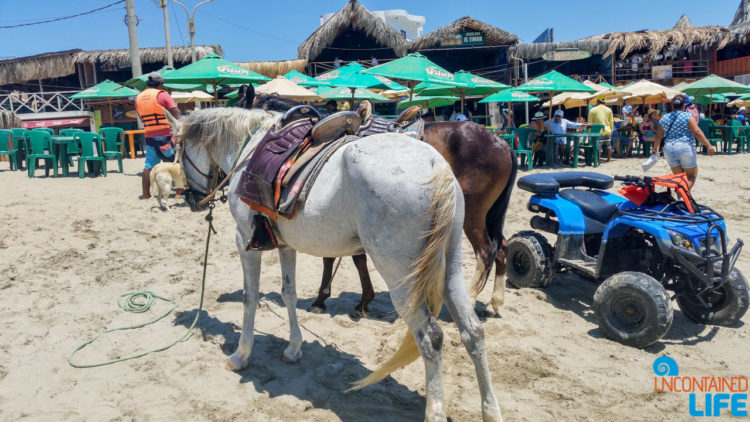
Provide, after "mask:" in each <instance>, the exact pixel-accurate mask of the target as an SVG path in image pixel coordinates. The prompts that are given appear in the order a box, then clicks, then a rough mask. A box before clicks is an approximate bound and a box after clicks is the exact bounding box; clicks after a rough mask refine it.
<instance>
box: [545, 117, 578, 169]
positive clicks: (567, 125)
mask: <svg viewBox="0 0 750 422" xmlns="http://www.w3.org/2000/svg"><path fill="white" fill-rule="evenodd" d="M564 115H565V113H564V112H563V111H562V110H557V111H555V116H554V117H553V118H552V120H551V121H550V120H547V121H546V122H545V123H544V126H545V127H546V128H547V129H548V130H549V131H550V132H551V133H553V134H555V135H564V134H566V133H567V132H568V129H578V128H580V127H582V126H584V125H583V124H582V123H574V122H571V121H570V120H568V119H565V118H563V116H564ZM566 145H567V141H566V138H565V137H564V136H561V137H559V138H555V146H556V148H555V149H556V151H555V152H553V154H552V164H554V165H559V164H560V157H562V155H563V153H564V152H565V149H566ZM567 163H568V162H567V161H566V164H567Z"/></svg>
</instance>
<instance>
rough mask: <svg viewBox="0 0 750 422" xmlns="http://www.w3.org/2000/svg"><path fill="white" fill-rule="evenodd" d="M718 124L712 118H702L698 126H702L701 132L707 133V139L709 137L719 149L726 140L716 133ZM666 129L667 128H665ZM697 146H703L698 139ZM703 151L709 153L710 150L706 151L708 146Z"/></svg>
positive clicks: (712, 143)
mask: <svg viewBox="0 0 750 422" xmlns="http://www.w3.org/2000/svg"><path fill="white" fill-rule="evenodd" d="M715 126H716V125H715V124H714V121H713V120H711V119H701V120H700V121H699V122H698V127H699V128H700V130H701V132H703V134H704V135H706V139H708V143H710V144H711V145H712V146H714V147H715V148H717V149H718V146H719V145H721V144H722V142H724V138H722V137H720V136H717V135H716V127H715ZM664 130H665V131H666V129H664ZM695 143H696V145H695V146H696V147H699V146H701V145H702V144H701V143H700V142H699V141H698V140H697V139H696V141H695ZM703 153H704V154H707V153H708V151H706V147H703Z"/></svg>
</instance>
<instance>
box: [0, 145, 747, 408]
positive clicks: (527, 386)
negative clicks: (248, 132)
mask: <svg viewBox="0 0 750 422" xmlns="http://www.w3.org/2000/svg"><path fill="white" fill-rule="evenodd" d="M749 159H750V155H747V154H743V155H733V156H715V157H704V156H700V158H699V168H700V173H699V179H698V183H697V185H696V187H695V189H694V196H695V198H696V199H697V200H698V201H699V202H701V203H705V204H707V205H710V206H711V207H713V208H714V209H715V210H717V211H718V212H720V213H721V214H723V215H724V217H725V218H726V221H727V227H728V233H729V236H730V238H731V239H732V240H734V239H736V238H738V237H739V238H743V239H745V240H746V241H747V240H750V216H749V213H748V211H747V208H748V204H750V177H748V176H749V175H750V172H749V171H748V164H747V163H748V160H749ZM641 161H642V159H620V160H615V161H613V162H611V163H608V164H604V165H602V166H601V167H599V168H598V169H596V170H597V171H600V172H602V173H606V174H610V175H615V174H618V175H625V174H639V173H640V172H641V170H640V163H641ZM124 165H125V172H124V174H120V173H117V172H115V171H113V169H114V168H115V167H116V166H115V165H111V164H110V166H109V167H110V172H109V174H108V175H107V177H106V178H104V177H97V178H92V177H87V178H85V179H83V180H81V179H79V178H78V177H77V172H76V173H75V174H73V173H72V174H71V176H70V177H67V178H58V179H54V178H52V177H50V178H45V177H43V171H37V175H38V177H37V178H34V179H29V178H28V177H27V176H26V173H25V172H10V171H7V169H8V167H7V162H3V163H0V169H2V171H0V184H1V185H2V188H0V192H2V198H3V207H2V211H0V262H2V265H1V266H0V293H1V294H0V327H1V329H2V341H1V342H0V358H1V359H0V419H2V420H6V421H11V420H29V421H53V420H56V421H63V420H64V421H78V420H91V421H110V420H112V421H114V420H117V421H149V420H150V421H161V420H175V421H188V420H190V421H233V420H237V421H239V420H250V421H302V420H304V421H335V420H343V421H414V420H422V418H423V417H424V416H423V415H424V406H425V400H424V371H423V365H422V363H421V361H420V362H415V363H413V364H411V365H410V366H408V367H406V368H404V369H402V370H399V371H397V372H395V373H394V374H393V376H392V377H389V378H387V379H386V380H385V381H383V382H380V383H378V384H376V385H374V386H371V387H368V388H366V389H364V390H362V391H355V392H348V393H347V392H346V389H347V388H349V386H350V384H351V382H353V381H355V380H357V379H360V378H362V377H364V376H365V375H366V374H367V373H368V372H369V371H370V370H372V369H373V368H375V367H376V366H377V364H378V363H379V362H381V361H382V360H383V359H384V358H386V357H388V356H389V355H390V354H391V352H392V351H393V350H394V348H395V347H396V345H397V344H398V342H399V340H400V338H401V333H402V330H403V326H402V325H401V324H400V323H399V322H396V315H395V313H394V310H393V307H392V305H391V303H390V299H389V297H388V293H387V290H385V284H384V282H383V281H382V279H381V278H380V276H379V275H378V274H377V273H376V272H375V271H374V269H372V268H371V273H372V277H373V283H374V286H375V290H376V292H377V294H376V300H375V301H374V302H373V303H372V304H371V305H370V309H371V311H372V312H371V313H372V315H371V318H370V319H367V320H362V321H359V322H355V321H353V320H352V319H351V318H350V317H349V316H348V313H349V311H350V310H351V309H352V308H353V307H354V306H355V305H356V303H357V301H358V300H359V294H360V287H359V280H358V277H357V272H356V270H355V269H354V266H353V264H352V262H351V260H350V259H348V258H345V259H343V260H342V264H341V268H340V269H339V271H338V274H337V275H336V279H335V280H334V283H333V293H332V297H331V299H329V301H328V313H327V314H323V315H315V314H312V313H309V312H307V308H308V307H309V305H310V304H311V303H312V301H313V299H314V297H315V295H316V293H317V288H318V285H319V282H320V277H321V272H322V260H321V259H319V258H316V257H312V256H308V255H304V254H299V255H298V263H297V286H298V291H297V293H298V297H299V302H298V305H297V307H298V316H299V320H300V323H301V324H302V326H303V329H302V334H303V337H304V343H303V346H302V352H303V353H304V357H303V359H302V361H301V362H299V363H297V364H291V365H290V364H286V363H283V362H282V361H281V360H280V357H281V353H282V351H283V349H284V347H286V343H287V336H288V331H289V329H288V323H287V313H286V309H285V308H284V306H283V304H282V301H281V297H280V295H279V292H280V279H281V274H280V269H279V265H278V256H277V254H276V252H273V251H272V252H267V253H265V254H264V257H263V269H262V275H261V287H260V291H261V304H260V306H259V309H258V312H257V316H256V337H255V346H254V349H253V354H252V358H251V361H252V363H251V365H250V367H249V368H247V369H245V370H243V371H241V372H238V373H235V372H229V371H227V370H225V369H224V363H225V361H226V359H227V357H228V355H229V354H230V353H231V352H233V351H234V349H235V347H236V344H237V341H238V338H239V326H238V324H240V321H241V317H242V304H241V297H242V290H241V289H242V276H241V268H240V261H239V259H238V254H237V251H236V248H235V242H234V221H233V219H232V217H231V215H230V213H229V209H228V207H227V206H226V205H219V206H217V208H216V210H215V212H214V224H215V226H216V229H217V231H218V233H217V234H216V235H215V236H213V238H212V244H211V250H210V254H209V259H208V276H207V285H206V296H205V306H204V311H203V312H202V314H201V316H200V322H199V323H198V328H197V329H196V330H195V331H194V334H193V335H192V336H191V337H190V338H189V339H188V340H186V341H184V342H182V343H178V344H177V345H175V346H174V347H172V348H171V349H169V350H168V351H165V352H160V353H155V354H151V355H148V356H146V357H143V358H140V359H136V360H131V361H127V362H124V363H118V364H114V365H109V366H104V367H100V368H91V369H76V368H73V367H71V366H70V365H69V364H68V362H67V358H68V355H69V354H70V352H71V351H72V350H73V349H74V348H75V347H76V346H77V345H78V344H80V343H81V342H83V341H85V340H86V339H88V338H90V337H92V336H93V335H95V334H96V333H98V332H99V331H101V330H103V329H105V328H109V327H114V326H119V325H129V324H136V323H139V322H142V321H145V320H147V319H150V318H152V317H153V316H154V315H157V314H159V313H161V312H163V311H164V310H165V309H168V306H169V304H168V303H165V302H159V303H157V304H156V305H155V306H154V307H153V308H152V310H151V311H149V312H147V313H145V314H126V313H124V312H122V311H121V310H120V309H119V308H117V297H118V295H120V294H122V293H127V292H131V291H135V290H144V289H145V290H152V291H154V292H156V293H157V294H159V295H162V296H165V297H169V298H173V299H175V300H177V302H178V303H179V306H178V311H177V312H176V313H173V314H172V315H170V316H168V317H167V318H165V319H163V320H162V321H160V322H159V323H157V324H155V325H151V326H149V327H147V328H144V329H141V330H136V331H126V332H118V333H114V334H111V335H109V336H106V337H105V338H102V339H100V340H99V341H97V342H96V343H94V344H93V345H91V346H89V347H88V348H86V349H84V350H83V351H82V352H81V353H79V355H78V356H77V357H76V360H77V361H78V362H95V361H101V360H107V359H112V358H116V357H119V356H125V355H128V354H130V353H133V352H135V351H139V350H144V349H150V348H154V347H157V346H160V345H162V344H164V343H167V342H169V341H171V340H172V339H174V338H177V337H179V336H180V335H181V333H182V332H183V331H184V330H185V328H186V327H187V326H189V325H190V323H191V322H192V320H193V318H194V316H195V313H196V312H197V306H198V295H199V292H200V277H201V270H202V261H203V252H204V245H205V244H204V242H205V236H206V230H207V225H206V223H205V221H204V216H205V214H204V213H200V214H199V213H191V212H190V210H189V208H188V207H186V206H184V205H181V206H178V207H176V208H174V209H173V210H171V211H169V212H163V211H160V210H159V209H158V205H157V202H156V200H155V199H152V200H147V201H144V200H139V199H138V196H139V195H140V170H141V168H142V166H143V158H138V159H135V160H130V159H126V160H124ZM583 169H587V168H586V167H584V168H583ZM534 172H536V170H535V171H534ZM667 172H668V169H667V167H666V164H665V163H664V161H663V160H662V161H660V162H659V164H657V166H656V167H655V168H654V169H652V171H651V172H650V174H653V175H656V174H662V173H667ZM524 174H527V173H526V172H520V174H519V175H524ZM617 188H619V187H618V186H617V185H616V186H615V189H617ZM528 197H529V193H527V192H524V191H521V190H518V189H515V190H514V192H513V196H512V200H511V205H510V209H509V212H508V216H507V220H506V228H505V234H506V237H510V235H512V234H513V233H516V232H518V231H520V230H526V229H528V228H529V226H528V220H529V218H530V217H531V214H530V213H529V212H528V211H527V210H526V207H525V204H526V201H527V199H528ZM169 203H170V204H173V203H174V199H172V198H170V200H169ZM463 251H464V274H465V276H466V278H467V279H470V278H471V275H472V274H473V271H474V267H475V264H474V257H473V253H472V251H471V247H470V246H469V243H468V242H467V241H466V240H464V247H463ZM737 267H738V268H739V269H740V270H741V271H742V272H744V274H745V275H746V276H750V251H748V250H746V251H744V252H743V253H742V255H741V256H740V258H739V261H738V262H737ZM595 289H596V284H594V283H592V282H590V281H586V280H583V279H581V278H579V277H577V276H575V275H565V276H561V277H557V278H556V279H555V280H554V281H553V283H552V285H551V286H550V287H549V288H547V289H546V290H544V291H541V290H514V289H508V292H507V294H506V303H505V307H504V308H503V309H502V310H501V316H500V317H499V318H487V319H486V320H485V321H484V327H485V333H486V340H487V348H488V357H489V361H490V364H491V370H492V376H493V381H494V385H495V391H496V393H497V396H498V399H499V400H500V405H501V408H502V410H503V415H504V417H505V419H506V420H507V421H574V420H575V421H617V420H628V421H646V420H648V421H662V420H691V419H692V418H691V417H690V416H689V413H688V395H687V394H686V393H670V392H666V393H655V392H654V386H653V382H654V378H653V377H654V373H653V370H652V364H653V361H654V359H655V358H656V357H657V356H660V355H663V354H668V355H670V356H671V357H673V358H674V359H675V360H676V361H677V362H678V363H679V365H680V371H681V375H683V374H684V375H693V376H739V375H744V376H750V369H749V368H750V356H748V353H747V348H748V344H750V328H748V325H747V323H748V322H749V321H750V320H749V319H748V318H750V317H748V316H745V317H744V318H743V321H744V324H743V323H742V322H741V323H739V324H738V325H737V326H734V327H713V326H702V325H696V324H695V323H693V322H691V321H689V320H688V319H687V318H686V317H685V316H684V315H683V314H682V313H681V312H680V311H679V309H678V307H677V306H676V304H675V313H674V323H673V325H672V327H671V329H670V331H669V332H668V333H667V335H666V336H665V337H664V338H663V340H662V341H661V342H659V343H657V344H655V345H652V346H649V347H648V348H646V349H643V350H639V349H634V348H630V347H626V346H623V345H621V344H618V343H615V342H613V341H610V340H608V339H606V338H604V337H603V336H602V333H601V332H600V330H599V329H598V327H597V325H596V321H595V318H594V315H593V312H592V310H591V307H590V306H591V301H592V300H591V299H592V296H593V294H594V291H595ZM490 293H491V292H490V291H489V289H485V291H484V292H483V293H482V295H481V296H480V298H479V299H480V301H482V302H484V303H486V302H488V301H489V298H490ZM478 306H480V307H481V305H478ZM440 324H441V327H442V328H443V330H444V333H445V341H444V347H443V350H444V358H443V365H444V374H445V377H444V385H445V399H446V408H447V409H446V410H447V413H448V415H449V417H450V418H451V419H452V420H453V421H476V420H480V419H481V406H480V402H479V394H478V387H477V382H476V377H475V373H474V369H473V365H472V363H471V360H470V359H469V356H468V355H467V353H466V351H465V349H464V347H463V345H462V344H461V341H460V338H459V336H458V332H457V330H456V328H455V326H454V325H453V323H452V322H450V317H449V316H448V314H447V312H445V311H443V313H442V314H441V322H440Z"/></svg>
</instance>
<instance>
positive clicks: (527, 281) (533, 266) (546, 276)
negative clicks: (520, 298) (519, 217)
mask: <svg viewBox="0 0 750 422" xmlns="http://www.w3.org/2000/svg"><path fill="white" fill-rule="evenodd" d="M506 259H507V265H506V267H505V274H506V276H507V278H508V282H510V284H511V285H512V286H514V287H518V288H521V287H546V286H548V285H549V283H550V281H552V276H553V274H554V267H553V266H552V247H551V246H550V245H549V243H548V242H547V239H545V238H544V236H542V235H540V234H539V233H537V232H534V231H531V230H527V231H522V232H520V233H517V234H515V235H513V237H511V238H510V241H508V252H507V258H506Z"/></svg>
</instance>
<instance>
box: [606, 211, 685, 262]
mask: <svg viewBox="0 0 750 422" xmlns="http://www.w3.org/2000/svg"><path fill="white" fill-rule="evenodd" d="M631 228H636V229H640V230H643V231H644V232H646V233H649V234H650V235H652V236H654V239H656V244H657V245H658V246H659V250H660V251H661V253H662V254H663V255H664V257H672V255H673V249H672V248H673V246H672V238H671V237H670V236H669V233H668V232H667V230H666V229H665V228H664V227H663V226H662V225H659V224H654V222H653V221H649V220H644V219H639V218H633V217H630V216H627V215H621V216H618V217H615V218H613V219H612V220H611V221H610V222H609V224H607V228H606V229H605V230H604V235H603V236H602V249H601V251H600V255H599V256H600V257H602V256H604V254H603V252H604V248H605V247H606V246H605V245H606V244H607V242H608V241H609V240H611V239H617V238H619V237H621V236H622V235H624V234H625V232H626V231H628V230H630V229H631Z"/></svg>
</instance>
